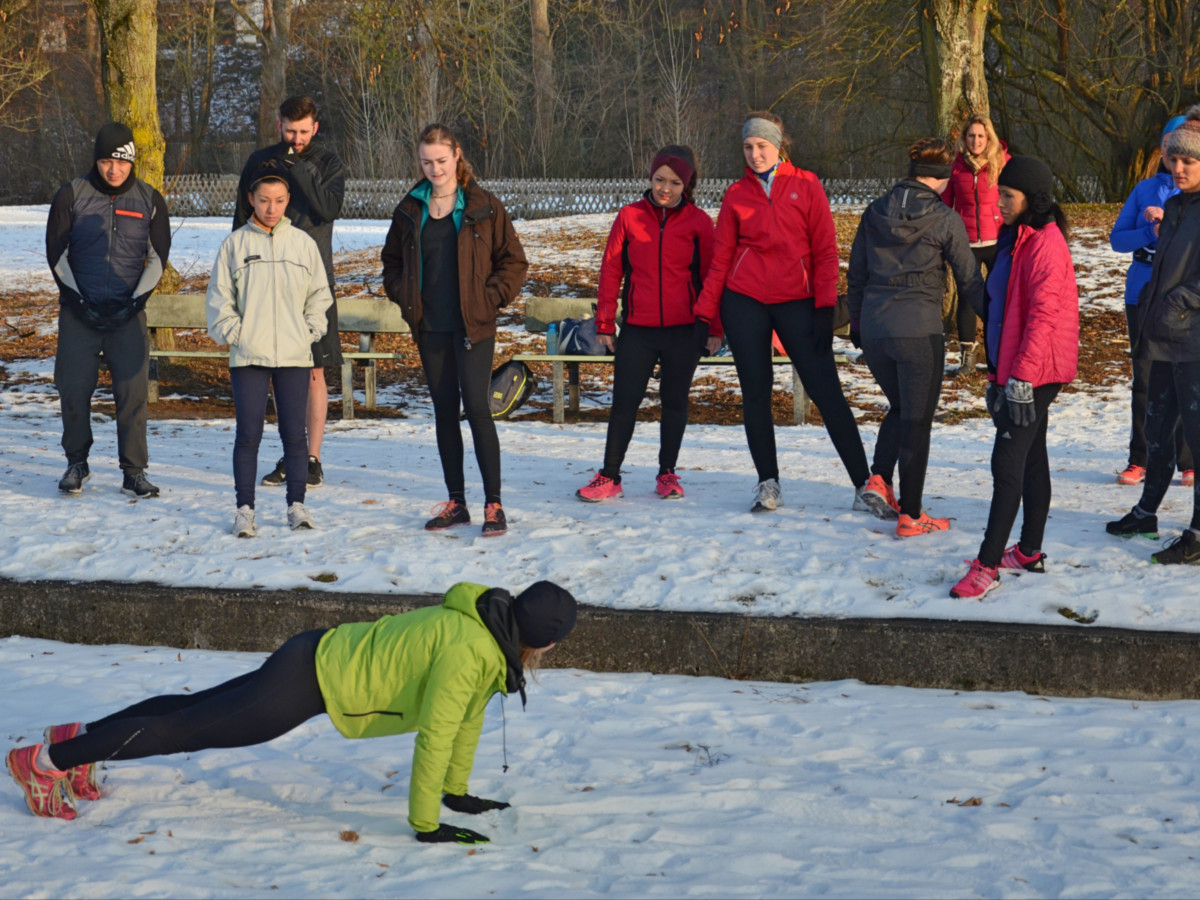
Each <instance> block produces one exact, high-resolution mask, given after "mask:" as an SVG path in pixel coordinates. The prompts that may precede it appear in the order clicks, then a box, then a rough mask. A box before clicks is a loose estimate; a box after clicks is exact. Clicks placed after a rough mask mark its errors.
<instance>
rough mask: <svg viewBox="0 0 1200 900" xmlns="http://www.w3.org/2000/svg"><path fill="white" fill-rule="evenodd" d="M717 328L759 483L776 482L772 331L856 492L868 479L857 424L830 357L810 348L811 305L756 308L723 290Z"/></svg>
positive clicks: (812, 341)
mask: <svg viewBox="0 0 1200 900" xmlns="http://www.w3.org/2000/svg"><path fill="white" fill-rule="evenodd" d="M721 324H722V325H723V326H724V328H725V339H726V340H727V341H728V342H729V349H730V350H732V351H733V362H734V366H735V367H736V369H737V374H738V381H739V382H740V383H741V386H742V421H743V423H744V424H745V426H746V442H747V443H748V444H749V445H750V456H751V458H752V459H753V460H754V468H755V469H756V470H757V471H758V480H759V481H766V480H767V479H770V478H778V477H779V460H778V458H777V457H776V454H775V421H774V418H773V417H772V415H771V389H772V387H773V386H774V382H775V370H774V366H773V365H772V364H771V356H772V355H773V351H772V349H771V332H772V331H774V332H775V333H776V334H777V335H779V340H780V341H781V342H782V343H783V349H784V351H785V352H786V353H787V355H788V356H789V357H790V358H791V360H792V365H793V366H795V367H796V372H797V373H798V374H799V375H800V383H801V384H803V385H804V390H805V391H807V392H808V396H809V397H810V398H812V401H813V402H814V403H816V404H817V409H819V410H820V411H821V418H822V419H824V420H825V430H826V431H828V432H829V437H830V439H831V440H832V441H833V446H834V448H835V449H836V450H837V452H838V456H839V457H841V460H842V465H843V466H845V467H846V472H847V474H849V476H850V481H851V482H852V483H853V484H854V486H855V487H861V486H862V485H864V484H866V483H867V479H868V478H869V477H870V472H869V470H868V469H867V454H866V451H864V450H863V445H862V439H861V438H860V437H859V436H858V423H857V422H855V421H854V414H853V413H852V412H851V411H850V404H848V403H847V402H846V395H845V394H843V393H842V383H841V381H839V380H838V373H837V364H836V363H835V362H834V360H833V351H832V349H823V350H822V352H818V351H817V350H816V347H815V343H816V328H815V324H816V323H815V322H814V306H813V301H812V300H811V299H808V300H789V301H787V302H785V303H760V302H759V301H758V300H755V299H754V298H753V297H748V296H746V295H745V294H739V293H737V292H735V291H731V290H729V289H728V288H726V289H725V293H724V294H723V295H722V297H721Z"/></svg>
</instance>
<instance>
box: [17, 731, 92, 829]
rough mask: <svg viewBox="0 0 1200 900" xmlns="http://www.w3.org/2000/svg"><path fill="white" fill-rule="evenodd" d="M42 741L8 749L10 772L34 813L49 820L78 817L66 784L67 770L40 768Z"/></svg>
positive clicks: (26, 803)
mask: <svg viewBox="0 0 1200 900" xmlns="http://www.w3.org/2000/svg"><path fill="white" fill-rule="evenodd" d="M41 749H42V745H41V744H30V745H29V746H28V747H18V748H17V749H15V750H10V751H9V752H8V760H7V764H8V774H9V775H11V776H12V779H13V781H15V782H16V783H17V786H18V787H20V788H21V790H22V791H23V792H24V794H25V805H26V806H28V807H29V811H30V812H31V813H33V814H34V815H35V816H44V817H45V818H50V819H68V820H70V819H73V818H75V803H74V800H73V799H72V797H71V788H70V787H69V786H68V785H67V773H66V772H60V771H59V770H58V769H50V770H48V771H42V770H41V769H39V768H38V767H37V756H38V751H40V750H41Z"/></svg>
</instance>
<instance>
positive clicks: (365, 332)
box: [146, 294, 408, 419]
mask: <svg viewBox="0 0 1200 900" xmlns="http://www.w3.org/2000/svg"><path fill="white" fill-rule="evenodd" d="M337 305H338V330H339V331H341V332H357V333H358V336H359V337H358V350H357V351H350V350H343V351H342V358H343V360H344V361H343V363H342V418H343V419H353V418H354V369H355V368H361V369H362V370H363V377H364V383H365V401H366V402H365V403H364V406H365V407H366V408H367V409H374V408H375V389H376V370H375V362H376V360H380V359H400V358H401V354H399V353H381V352H379V351H377V350H376V349H375V339H376V336H377V335H380V334H408V323H406V322H405V321H404V319H403V318H402V317H401V315H400V308H399V307H398V306H396V304H394V303H392V302H390V301H388V300H382V299H381V300H371V299H367V298H363V297H347V298H343V299H341V300H338V302H337ZM146 325H147V327H148V328H149V329H150V402H151V403H153V402H155V401H157V400H158V361H159V360H160V359H168V360H169V359H228V358H229V351H228V350H177V349H175V340H174V334H173V332H172V331H171V329H175V328H196V329H204V330H207V328H208V319H207V318H206V316H205V312H204V295H203V294H155V295H153V296H152V297H151V298H150V301H149V302H148V303H147V304H146Z"/></svg>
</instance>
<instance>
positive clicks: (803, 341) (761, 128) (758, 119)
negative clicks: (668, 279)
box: [696, 112, 890, 515]
mask: <svg viewBox="0 0 1200 900" xmlns="http://www.w3.org/2000/svg"><path fill="white" fill-rule="evenodd" d="M787 150H788V141H787V138H786V136H785V135H784V130H783V122H782V121H781V120H780V118H779V117H778V116H776V115H774V114H773V113H769V112H754V113H751V114H750V116H749V117H748V118H747V119H746V121H745V124H744V125H743V126H742V154H743V156H745V159H746V174H745V175H744V176H743V177H742V178H741V179H740V180H739V181H736V182H734V184H732V185H731V186H730V187H729V190H727V191H726V192H725V197H724V199H723V200H722V201H721V214H720V216H719V218H718V219H717V244H716V252H715V253H714V254H713V263H712V268H711V269H709V272H708V278H706V279H705V281H704V291H703V292H702V293H701V294H700V299H699V301H698V302H697V303H696V317H697V318H699V319H702V320H704V321H706V322H711V323H718V322H719V325H720V327H721V328H723V329H724V331H725V338H726V340H727V341H728V342H729V348H730V350H732V351H733V361H734V365H735V366H736V368H737V374H738V381H739V382H740V383H741V387H742V421H743V423H744V425H745V427H746V440H747V443H748V444H749V446H750V456H751V457H752V458H753V460H754V467H755V469H757V471H758V486H757V487H756V488H755V491H754V502H753V505H752V506H751V507H750V509H751V511H752V512H764V511H768V510H773V509H775V508H776V507H779V506H782V505H783V496H782V491H781V489H780V487H779V462H778V459H777V458H776V455H775V426H774V422H773V421H772V418H771V388H772V384H773V381H774V372H773V369H772V365H771V355H772V350H771V332H772V331H774V332H775V333H776V334H777V335H778V336H779V339H780V341H781V342H782V343H783V348H784V350H785V351H786V353H787V355H788V356H789V357H790V358H791V360H792V365H794V366H795V367H796V371H797V373H798V374H799V375H800V381H801V382H802V383H803V385H804V389H805V391H807V392H808V395H809V396H810V397H811V398H812V399H813V401H814V402H815V403H816V404H817V407H818V408H819V409H820V410H821V417H822V418H823V419H824V421H825V428H826V430H827V431H828V432H829V436H830V438H831V439H832V440H833V445H834V447H835V448H836V449H837V452H838V456H840V457H841V460H842V465H844V466H845V467H846V471H847V473H848V474H849V475H850V481H851V483H853V485H854V487H855V503H854V508H855V509H871V506H869V505H868V503H869V500H867V499H866V498H864V497H863V493H862V489H863V487H864V486H865V485H866V483H867V479H868V478H869V477H870V471H869V470H868V468H867V455H866V453H865V452H864V451H863V445H862V440H861V439H860V438H859V436H858V425H857V423H856V422H855V421H854V415H853V413H851V412H850V406H849V404H847V403H846V397H845V395H843V394H842V385H841V382H839V381H838V374H837V368H836V366H835V364H834V361H833V312H834V306H835V305H836V304H837V279H838V255H837V235H836V234H835V232H834V228H833V214H832V213H831V212H830V209H829V200H828V199H827V198H826V197H825V190H824V188H822V187H821V182H820V181H819V180H818V179H817V176H816V175H814V174H813V173H812V172H806V171H804V170H803V169H800V168H797V167H796V166H794V165H793V164H792V163H791V161H790V160H789V159H788V158H787ZM887 513H889V514H890V509H889V510H887ZM879 514H880V515H883V514H884V511H883V510H880V511H879Z"/></svg>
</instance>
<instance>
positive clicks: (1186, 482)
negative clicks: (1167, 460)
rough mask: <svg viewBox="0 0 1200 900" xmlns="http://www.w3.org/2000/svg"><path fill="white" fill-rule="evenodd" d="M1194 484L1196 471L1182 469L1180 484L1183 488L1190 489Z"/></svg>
mask: <svg viewBox="0 0 1200 900" xmlns="http://www.w3.org/2000/svg"><path fill="white" fill-rule="evenodd" d="M1195 483H1196V470H1195V469H1184V470H1183V476H1182V484H1183V486H1184V487H1192V486H1193V485H1194V484H1195Z"/></svg>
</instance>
